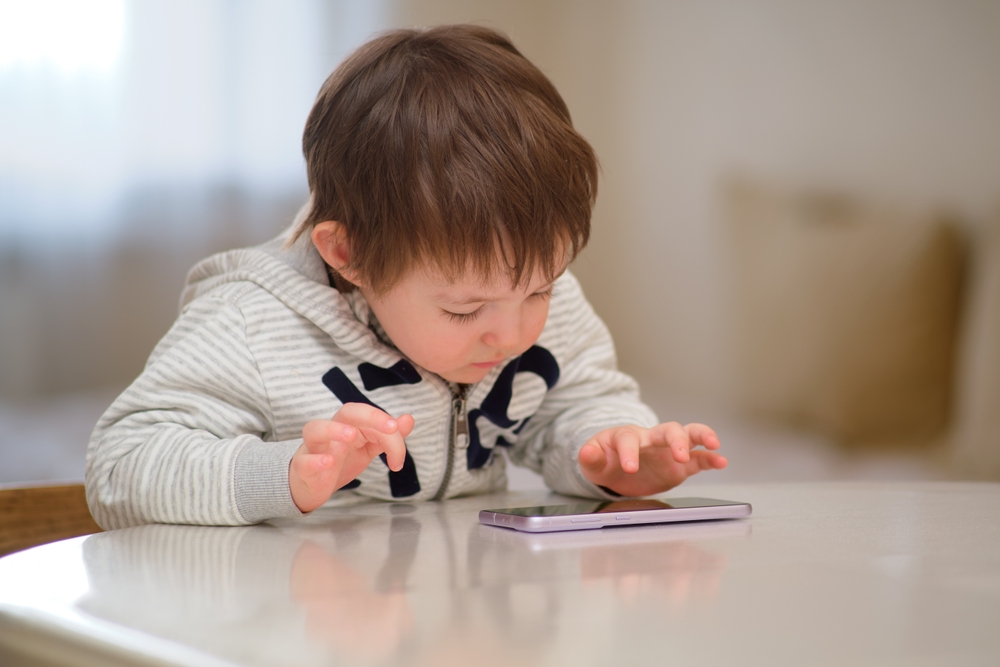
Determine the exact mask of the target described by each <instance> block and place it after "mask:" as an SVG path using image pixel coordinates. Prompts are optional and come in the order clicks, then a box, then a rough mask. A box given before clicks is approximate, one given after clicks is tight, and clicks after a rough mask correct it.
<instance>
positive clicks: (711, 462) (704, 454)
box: [685, 449, 729, 476]
mask: <svg viewBox="0 0 1000 667" xmlns="http://www.w3.org/2000/svg"><path fill="white" fill-rule="evenodd" d="M728 464H729V461H728V460H726V457H725V456H723V455H722V454H716V453H715V452H708V451H705V450H704V449H698V450H695V451H693V452H691V460H690V461H688V462H687V464H686V465H685V469H686V472H687V474H688V476H690V475H693V474H695V473H697V472H701V471H702V470H722V469H723V468H725V467H726V466H727V465H728Z"/></svg>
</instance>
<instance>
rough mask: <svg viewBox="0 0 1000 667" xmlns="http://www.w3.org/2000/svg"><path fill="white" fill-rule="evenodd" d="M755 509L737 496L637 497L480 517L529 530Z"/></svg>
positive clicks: (702, 517)
mask: <svg viewBox="0 0 1000 667" xmlns="http://www.w3.org/2000/svg"><path fill="white" fill-rule="evenodd" d="M751 511H752V508H751V507H750V504H749V503H740V502H736V501H733V500H714V499H712V498H668V499H666V500H655V499H644V498H637V499H629V500H605V501H591V502H581V503H573V504H571V505H541V506H538V507H514V508H510V509H499V510H483V511H481V512H480V513H479V521H480V523H483V524H486V525H488V526H502V527H504V528H513V529H515V530H521V531H524V532H528V533H547V532H552V531H558V530H588V529H591V528H605V527H609V526H630V525H637V524H644V523H670V522H674V521H707V520H711V519H740V518H743V517H748V516H750V512H751Z"/></svg>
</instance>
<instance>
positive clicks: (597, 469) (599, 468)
mask: <svg viewBox="0 0 1000 667" xmlns="http://www.w3.org/2000/svg"><path fill="white" fill-rule="evenodd" d="M577 458H578V459H579V460H580V467H581V468H583V469H584V470H585V471H587V472H590V473H591V474H594V475H598V474H600V473H602V472H604V468H605V466H607V465H608V457H607V454H605V453H604V448H603V447H601V446H600V445H598V444H596V443H593V442H588V443H587V444H585V445H584V446H583V447H581V448H580V454H579V455H578V456H577Z"/></svg>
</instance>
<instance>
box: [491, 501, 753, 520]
mask: <svg viewBox="0 0 1000 667" xmlns="http://www.w3.org/2000/svg"><path fill="white" fill-rule="evenodd" d="M743 504H744V503H738V502H733V501H729V500H714V499H712V498H672V499H668V500H655V499H651V498H634V499H633V498H629V499H626V500H602V501H591V502H584V503H572V504H569V505H538V506H536V507H514V508H510V509H502V510H490V511H493V512H497V513H501V514H512V515H514V516H567V515H570V514H610V513H617V512H642V511H645V510H669V509H680V508H685V507H721V506H726V505H743Z"/></svg>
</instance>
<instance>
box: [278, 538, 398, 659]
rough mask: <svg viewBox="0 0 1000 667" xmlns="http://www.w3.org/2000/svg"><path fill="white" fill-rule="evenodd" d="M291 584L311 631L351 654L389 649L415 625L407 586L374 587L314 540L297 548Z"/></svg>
mask: <svg viewBox="0 0 1000 667" xmlns="http://www.w3.org/2000/svg"><path fill="white" fill-rule="evenodd" d="M289 586H290V588H291V594H292V599H293V600H294V601H295V602H296V604H298V605H299V606H301V607H302V608H303V609H304V610H305V612H306V631H307V632H308V634H309V636H310V637H314V638H316V639H318V640H320V641H322V642H323V643H324V644H326V645H328V646H330V647H331V648H335V649H338V650H343V651H345V652H347V653H350V654H352V655H360V656H366V657H369V658H381V657H385V656H387V655H391V654H392V653H393V652H394V651H395V650H396V648H397V647H398V646H399V644H400V642H401V641H402V640H403V638H404V637H405V636H406V635H407V634H408V633H409V631H410V630H411V629H412V627H413V615H412V613H411V611H410V608H409V605H408V604H407V601H406V593H405V592H403V591H390V592H388V593H375V592H373V591H372V590H371V587H370V585H369V583H368V582H367V581H366V580H365V577H364V576H363V575H362V574H361V573H360V572H358V571H357V570H355V569H354V568H353V567H351V566H350V565H348V564H346V563H344V562H342V561H339V560H337V559H336V558H334V557H333V556H331V555H330V554H329V553H327V552H326V551H324V550H323V549H322V548H321V547H319V546H318V545H316V544H315V543H313V542H305V543H303V544H302V546H301V547H300V548H299V551H298V553H296V554H295V560H294V561H293V562H292V576H291V580H290V583H289Z"/></svg>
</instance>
